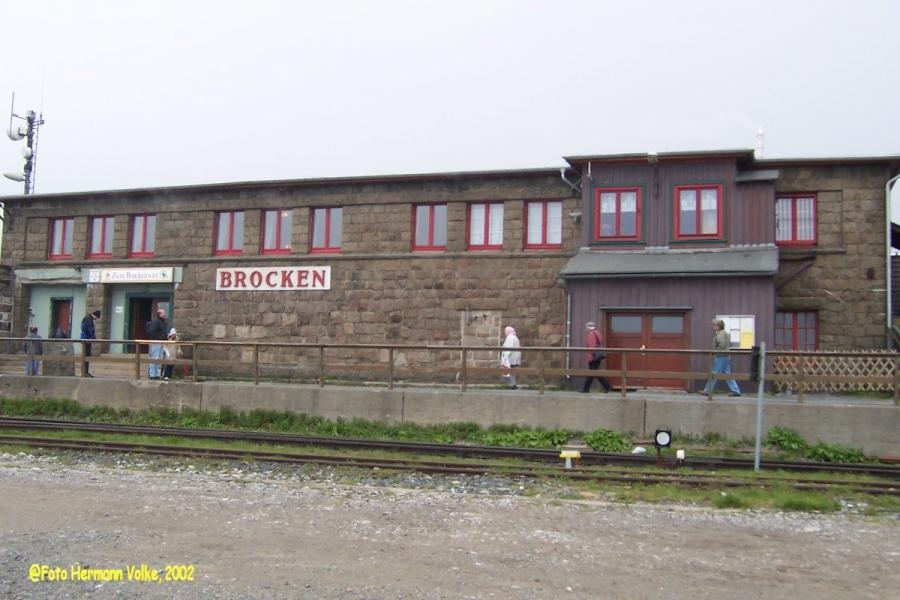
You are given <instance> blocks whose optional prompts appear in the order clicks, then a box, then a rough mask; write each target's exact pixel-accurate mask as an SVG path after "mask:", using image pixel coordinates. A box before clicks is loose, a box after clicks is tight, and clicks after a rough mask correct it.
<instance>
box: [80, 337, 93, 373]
mask: <svg viewBox="0 0 900 600" xmlns="http://www.w3.org/2000/svg"><path fill="white" fill-rule="evenodd" d="M84 355H85V356H90V355H91V345H90V344H85V345H84ZM90 366H91V363H89V362H88V361H84V364H83V365H82V366H81V376H82V377H86V376H87V375H88V374H89V372H90V369H89V367H90Z"/></svg>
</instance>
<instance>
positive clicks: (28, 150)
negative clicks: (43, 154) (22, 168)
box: [22, 146, 34, 160]
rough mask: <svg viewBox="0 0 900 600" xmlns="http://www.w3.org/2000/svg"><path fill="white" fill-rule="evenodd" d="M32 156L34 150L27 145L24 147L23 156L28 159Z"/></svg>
mask: <svg viewBox="0 0 900 600" xmlns="http://www.w3.org/2000/svg"><path fill="white" fill-rule="evenodd" d="M32 156H34V150H32V149H31V148H29V147H28V146H25V147H24V148H22V158H24V159H26V160H27V159H29V158H31V157H32Z"/></svg>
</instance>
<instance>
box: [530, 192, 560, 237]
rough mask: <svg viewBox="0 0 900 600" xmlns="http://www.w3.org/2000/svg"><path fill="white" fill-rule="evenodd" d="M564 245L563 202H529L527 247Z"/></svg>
mask: <svg viewBox="0 0 900 600" xmlns="http://www.w3.org/2000/svg"><path fill="white" fill-rule="evenodd" d="M561 246H562V202H554V201H550V200H543V201H540V202H529V203H528V204H527V205H526V210H525V247H526V248H559V247H561Z"/></svg>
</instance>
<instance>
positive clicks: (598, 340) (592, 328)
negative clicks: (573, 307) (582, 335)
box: [581, 321, 612, 394]
mask: <svg viewBox="0 0 900 600" xmlns="http://www.w3.org/2000/svg"><path fill="white" fill-rule="evenodd" d="M584 345H585V346H587V347H588V348H591V350H588V353H587V364H588V368H589V369H590V370H591V371H597V370H599V369H600V363H601V362H603V359H604V358H606V354H605V353H604V352H603V351H602V350H599V348H601V347H602V346H603V336H601V335H600V332H599V331H597V325H596V323H594V322H593V321H588V323H587V339H586V340H585V343H584ZM595 348H597V350H595ZM594 379H596V380H597V381H599V382H600V385H602V386H603V393H604V394H605V393H607V392H609V390H611V389H612V384H611V383H610V382H609V379H607V378H606V377H604V376H602V375H588V376H587V377H585V378H584V385H583V386H581V393H582V394H587V393H588V392H590V391H591V384H592V383H594Z"/></svg>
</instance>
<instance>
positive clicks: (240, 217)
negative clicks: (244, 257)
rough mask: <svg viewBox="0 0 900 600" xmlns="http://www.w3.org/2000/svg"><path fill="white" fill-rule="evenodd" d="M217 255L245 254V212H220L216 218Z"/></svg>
mask: <svg viewBox="0 0 900 600" xmlns="http://www.w3.org/2000/svg"><path fill="white" fill-rule="evenodd" d="M215 253H216V255H217V256H235V255H238V254H243V253H244V211H242V210H237V211H230V212H220V213H219V214H218V215H217V217H216V252H215Z"/></svg>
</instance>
